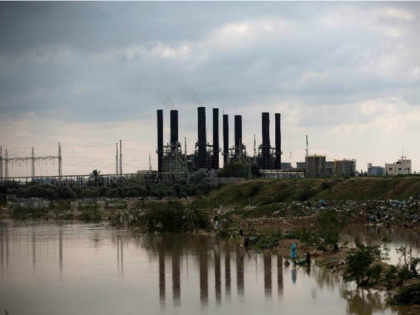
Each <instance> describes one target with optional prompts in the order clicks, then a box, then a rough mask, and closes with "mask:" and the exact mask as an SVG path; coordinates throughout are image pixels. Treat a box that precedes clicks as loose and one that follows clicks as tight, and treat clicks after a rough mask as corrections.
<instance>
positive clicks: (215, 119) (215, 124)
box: [213, 108, 219, 170]
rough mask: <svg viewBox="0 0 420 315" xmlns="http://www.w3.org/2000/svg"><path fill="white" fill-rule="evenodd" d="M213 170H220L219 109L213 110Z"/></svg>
mask: <svg viewBox="0 0 420 315" xmlns="http://www.w3.org/2000/svg"><path fill="white" fill-rule="evenodd" d="M213 168H214V169H216V170H218V169H219V109H218V108H213Z"/></svg>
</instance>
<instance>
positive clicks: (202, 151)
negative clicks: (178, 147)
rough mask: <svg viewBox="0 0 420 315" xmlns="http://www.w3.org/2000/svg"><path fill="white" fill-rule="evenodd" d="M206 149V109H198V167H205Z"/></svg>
mask: <svg viewBox="0 0 420 315" xmlns="http://www.w3.org/2000/svg"><path fill="white" fill-rule="evenodd" d="M206 149H207V134H206V108H205V107H199V108H198V167H199V168H205V167H206Z"/></svg>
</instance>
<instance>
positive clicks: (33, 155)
mask: <svg viewBox="0 0 420 315" xmlns="http://www.w3.org/2000/svg"><path fill="white" fill-rule="evenodd" d="M31 166H32V169H31V175H32V178H35V149H34V147H32V159H31Z"/></svg>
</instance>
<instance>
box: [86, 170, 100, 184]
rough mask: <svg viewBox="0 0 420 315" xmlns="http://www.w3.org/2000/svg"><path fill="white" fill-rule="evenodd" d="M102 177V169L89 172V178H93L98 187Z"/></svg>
mask: <svg viewBox="0 0 420 315" xmlns="http://www.w3.org/2000/svg"><path fill="white" fill-rule="evenodd" d="M100 178H101V171H98V170H93V172H92V173H90V174H89V179H93V180H94V181H95V185H96V187H98V183H99V179H100Z"/></svg>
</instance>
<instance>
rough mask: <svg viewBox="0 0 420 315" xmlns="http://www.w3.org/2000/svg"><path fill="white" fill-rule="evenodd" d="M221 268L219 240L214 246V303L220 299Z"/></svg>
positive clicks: (217, 302)
mask: <svg viewBox="0 0 420 315" xmlns="http://www.w3.org/2000/svg"><path fill="white" fill-rule="evenodd" d="M221 275H222V274H221V269H220V248H219V242H217V243H216V245H215V247H214V291H215V295H216V304H218V305H219V304H220V303H221V301H222V281H221Z"/></svg>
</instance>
